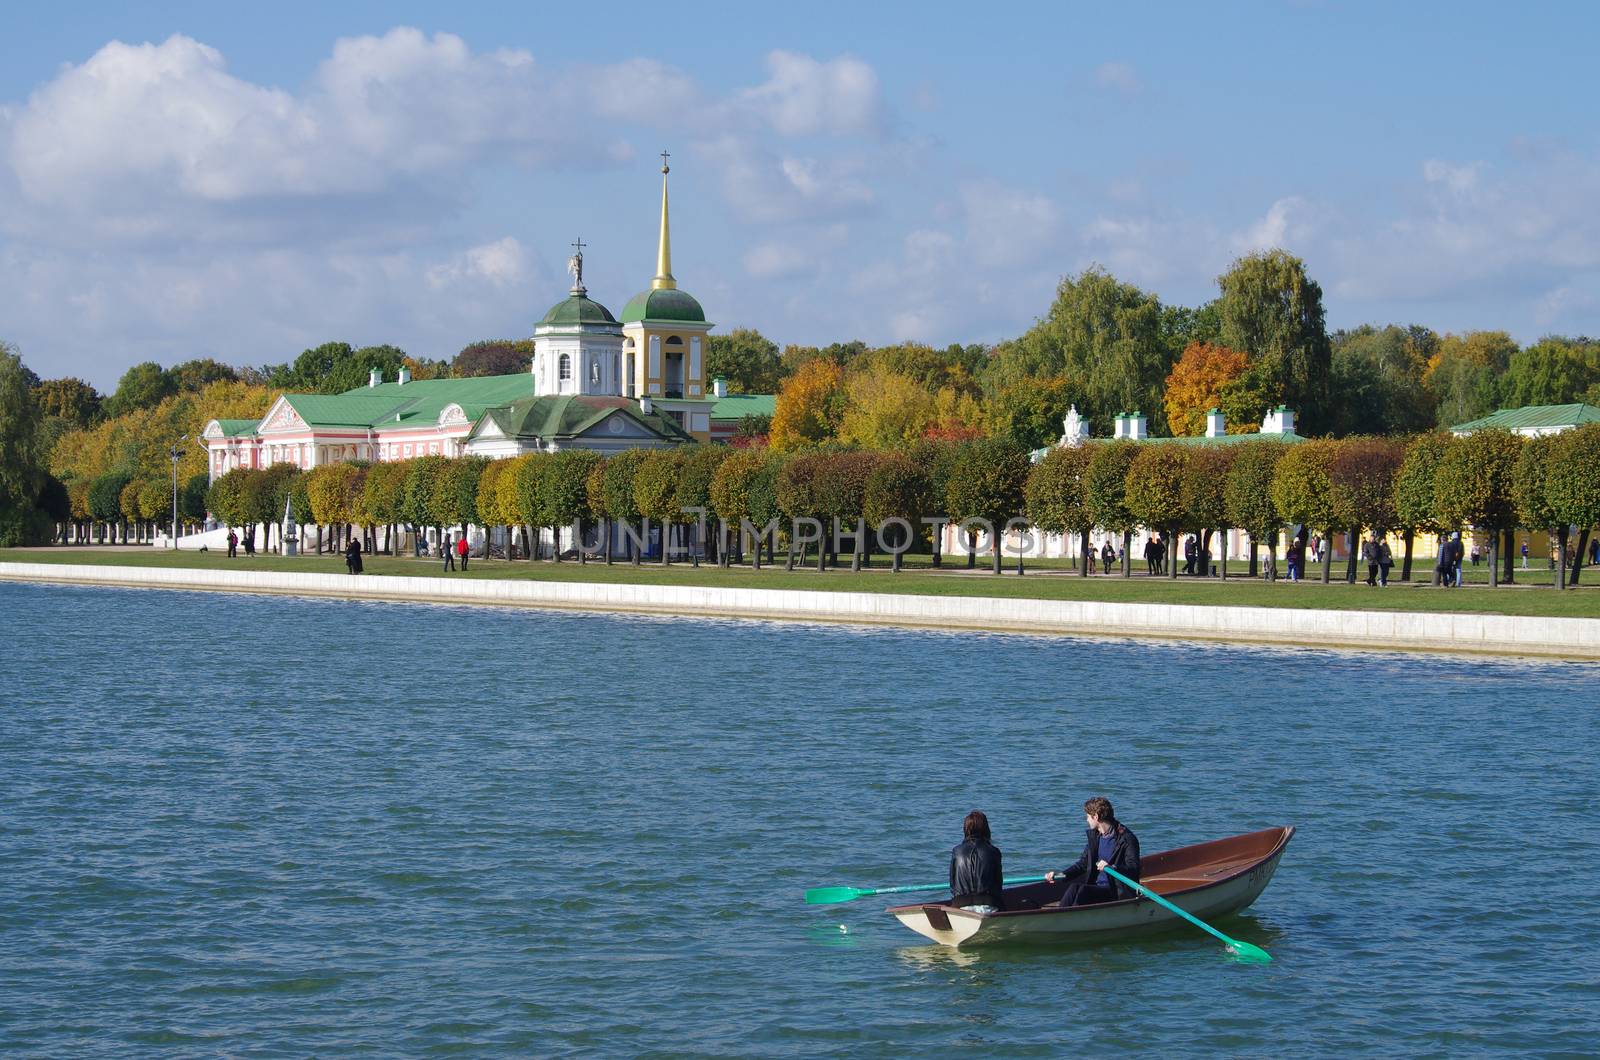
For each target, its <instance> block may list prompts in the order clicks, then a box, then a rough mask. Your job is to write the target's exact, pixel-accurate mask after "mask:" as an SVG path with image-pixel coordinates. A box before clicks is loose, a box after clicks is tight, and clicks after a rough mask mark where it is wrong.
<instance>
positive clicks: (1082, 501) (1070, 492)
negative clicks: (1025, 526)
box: [1026, 445, 1094, 577]
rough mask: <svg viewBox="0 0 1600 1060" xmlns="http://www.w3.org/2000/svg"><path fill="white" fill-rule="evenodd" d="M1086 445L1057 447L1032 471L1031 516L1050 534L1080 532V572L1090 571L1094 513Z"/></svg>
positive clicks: (1089, 453) (1083, 574) (1089, 454)
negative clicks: (1089, 493) (1089, 488)
mask: <svg viewBox="0 0 1600 1060" xmlns="http://www.w3.org/2000/svg"><path fill="white" fill-rule="evenodd" d="M1092 457H1093V453H1092V451H1091V450H1090V449H1089V447H1088V446H1086V445H1060V446H1055V447H1053V448H1052V449H1051V450H1050V451H1049V452H1048V453H1046V454H1045V455H1044V459H1043V460H1040V461H1039V462H1038V463H1037V464H1034V465H1033V469H1032V470H1031V471H1030V472H1029V473H1028V485H1027V490H1026V500H1027V508H1028V518H1030V519H1031V520H1032V521H1033V525H1034V526H1035V527H1037V528H1038V529H1040V530H1043V531H1044V532H1045V533H1047V534H1061V535H1063V536H1066V535H1070V534H1077V535H1078V538H1079V540H1078V545H1079V547H1078V575H1079V576H1080V577H1087V576H1088V574H1089V533H1090V531H1092V530H1093V529H1094V516H1093V515H1092V514H1091V509H1090V507H1089V500H1088V484H1087V478H1088V472H1089V463H1090V460H1091V459H1092Z"/></svg>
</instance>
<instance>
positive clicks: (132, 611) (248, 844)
mask: <svg viewBox="0 0 1600 1060" xmlns="http://www.w3.org/2000/svg"><path fill="white" fill-rule="evenodd" d="M0 614H4V615H5V616H6V620H5V625H6V628H7V630H8V632H7V635H6V641H7V651H6V655H5V665H4V670H3V673H0V678H3V684H4V688H5V703H4V706H3V707H0V1051H4V1052H7V1053H19V1052H20V1053H28V1054H56V1055H85V1054H100V1055H111V1054H125V1053H127V1052H128V1051H129V1050H130V1049H132V1048H135V1047H139V1046H160V1047H163V1050H164V1051H171V1052H178V1053H205V1054H210V1053H217V1052H226V1053H231V1054H238V1055H265V1054H290V1055H305V1054H311V1053H321V1054H327V1053H334V1052H343V1051H349V1050H370V1051H373V1052H381V1053H394V1052H405V1053H414V1052H425V1051H451V1050H459V1051H465V1052H471V1053H482V1052H497V1051H503V1052H516V1053H539V1054H546V1055H548V1054H563V1053H567V1054H578V1053H591V1052H595V1051H599V1050H602V1049H603V1050H605V1051H607V1052H611V1053H622V1054H641V1053H663V1054H664V1053H682V1052H693V1053H713V1054H717V1053H720V1054H744V1055H748V1054H760V1053H793V1054H802V1055H807V1056H815V1055H834V1054H837V1055H884V1056H889V1055H920V1054H929V1053H949V1052H958V1051H974V1050H976V1051H979V1052H981V1053H987V1054H998V1055H1006V1056H1028V1055H1045V1054H1048V1055H1059V1054H1061V1053H1063V1052H1067V1051H1069V1050H1077V1049H1091V1048H1092V1049H1093V1050H1094V1051H1097V1052H1116V1053H1129V1052H1154V1051H1160V1052H1163V1053H1169V1054H1174V1053H1175V1054H1202V1053H1213V1054H1214V1053H1269V1052H1270V1053H1273V1054H1293V1053H1299V1052H1305V1051H1308V1050H1315V1051H1322V1052H1333V1051H1338V1052H1364V1053H1385V1054H1403V1055H1426V1054H1433V1055H1440V1056H1444V1055H1458V1054H1461V1053H1463V1052H1473V1051H1479V1050H1504V1051H1507V1052H1517V1053H1529V1052H1535V1053H1538V1052H1544V1053H1556V1052H1563V1051H1565V1052H1572V1053H1577V1052H1584V1051H1590V1050H1593V1049H1594V1048H1595V1044H1594V1043H1595V1039H1596V1036H1597V1035H1600V927H1597V926H1596V918H1595V911H1596V902H1595V898H1594V894H1595V890H1596V884H1595V882H1594V877H1593V871H1592V868H1593V864H1594V860H1595V858H1594V856H1595V854H1596V844H1597V841H1600V819H1597V816H1596V814H1595V812H1594V802H1593V792H1594V786H1595V778H1596V775H1597V770H1596V757H1597V751H1600V735H1597V732H1596V722H1595V704H1596V700H1597V698H1600V697H1597V696H1596V691H1597V688H1600V668H1596V667H1593V666H1578V665H1560V664H1551V663H1520V662H1517V663H1498V662H1492V661H1483V660H1475V659H1460V658H1433V657H1424V656H1416V655H1381V654H1359V653H1345V652H1339V653H1335V652H1323V651H1311V650H1304V651H1288V650H1269V649H1253V648H1238V647H1218V646H1213V645H1184V644H1171V643H1139V642H1120V641H1088V640H1078V639H1067V638H1055V639H1052V638H1036V637H1022V636H1009V635H1007V636H977V635H970V634H949V635H947V634H938V633H927V632H908V631H896V630H876V629H856V628H845V627H826V626H805V625H776V624H758V623H741V622H717V621H702V620H670V619H656V618H639V617H610V616H596V615H567V614H552V613H541V612H535V611H514V610H492V609H468V608H441V607H426V606H409V605H392V604H375V603H341V602H331V601H320V600H298V599H285V598H274V597H249V596H229V595H207V594H198V593H167V592H156V591H133V590H109V589H105V590H100V589H74V588H55V587H32V586H17V585H0ZM1098 793H1104V794H1108V795H1110V796H1111V797H1112V798H1113V800H1114V801H1115V802H1116V804H1117V807H1118V810H1119V813H1120V815H1121V816H1122V817H1123V818H1125V819H1126V820H1127V822H1128V823H1129V824H1130V825H1131V826H1132V827H1134V828H1135V829H1136V830H1137V831H1138V832H1139V834H1140V837H1141V839H1142V841H1143V844H1144V848H1145V850H1146V851H1147V852H1148V851H1154V850H1160V849H1164V848H1166V847H1169V846H1175V845H1179V844H1183V843H1187V842H1193V841H1197V840H1200V839H1205V838H1212V837H1216V836H1220V835H1225V834H1231V833H1234V832H1240V831H1245V830H1247V829H1254V828H1259V827H1263V826H1266V825H1270V824H1277V823H1292V824H1296V825H1298V826H1299V827H1300V832H1299V834H1298V835H1297V836H1296V838H1295V840H1294V842H1293V843H1292V844H1291V846H1290V848H1289V851H1288V853H1287V854H1286V856H1285V858H1284V861H1283V864H1282V867H1281V868H1280V870H1279V872H1278V874H1277V877H1276V878H1275V879H1274V881H1273V883H1272V885H1271V887H1269V888H1268V890H1267V892H1266V893H1265V894H1264V895H1263V897H1262V899H1261V900H1260V901H1259V902H1258V903H1257V904H1256V906H1255V907H1254V908H1253V909H1252V910H1250V911H1249V912H1248V913H1247V914H1245V915H1243V916H1240V917H1237V918H1233V919H1231V920H1229V921H1227V922H1224V924H1223V925H1222V926H1223V929H1224V930H1226V931H1228V932H1230V933H1233V934H1237V935H1239V936H1240V937H1243V938H1246V939H1248V940H1250V941H1253V942H1256V943H1257V944H1259V945H1263V946H1265V947H1266V948H1268V949H1269V950H1270V951H1271V952H1272V953H1273V955H1274V956H1275V957H1276V961H1275V962H1274V963H1273V964H1271V965H1268V966H1264V967H1252V966H1244V965H1238V964H1234V963H1231V962H1230V961H1228V960H1227V959H1226V957H1225V956H1224V954H1223V952H1222V951H1221V948H1220V947H1219V946H1217V945H1215V944H1213V943H1212V942H1211V941H1210V940H1209V938H1208V937H1207V936H1203V935H1200V934H1199V933H1198V932H1194V933H1190V932H1178V933H1173V934H1170V935H1164V936H1161V937H1158V938H1155V939H1150V940H1146V941H1142V942H1136V943H1126V944H1120V945H1103V946H1100V947H1098V948H1094V949H1084V948H1079V949H1002V950H998V951H979V952H977V953H955V952H951V951H947V950H944V949H942V948H940V947H936V946H930V945H926V944H924V942H923V940H922V939H920V938H918V937H917V936H915V935H913V934H911V933H910V932H908V931H906V930H905V929H903V928H901V927H900V926H899V925H898V924H897V923H895V922H894V921H893V920H892V919H891V918H888V917H886V916H884V915H883V913H882V908H883V905H884V902H883V901H882V900H876V901H875V900H873V899H863V900H861V901H858V902H856V903H853V904H850V905H841V906H832V907H816V906H807V905H805V904H803V903H802V902H801V900H800V895H801V892H802V891H803V890H804V889H805V888H806V887H807V886H812V885H819V884H835V883H851V884H895V883H907V882H919V881H921V880H923V879H928V880H937V879H940V878H941V877H942V876H943V875H944V871H945V867H946V858H947V853H946V852H947V851H948V848H949V847H950V845H951V844H952V843H954V842H955V841H956V840H957V839H958V838H959V834H958V833H959V829H960V820H961V817H962V815H963V814H964V813H965V812H966V811H967V810H968V809H971V808H972V807H974V806H978V807H981V808H983V809H985V810H986V811H988V813H989V815H990V819H991V821H993V823H994V826H995V838H996V842H997V843H998V844H999V845H1000V846H1001V847H1002V849H1003V850H1004V851H1005V855H1006V867H1007V871H1008V872H1009V873H1011V874H1021V873H1025V872H1032V871H1038V870H1041V869H1043V868H1046V867H1050V866H1053V865H1057V864H1060V863H1062V861H1063V859H1064V858H1069V857H1071V856H1073V855H1075V854H1076V852H1077V849H1078V846H1079V845H1080V844H1081V841H1082V840H1081V837H1082V832H1081V830H1080V829H1081V820H1082V818H1081V816H1080V814H1079V811H1078V809H1077V807H1078V806H1079V805H1081V802H1082V799H1083V798H1084V797H1085V796H1087V795H1089V794H1098ZM1091 1033H1093V1034H1094V1036H1095V1037H1094V1043H1093V1044H1092V1045H1091V1044H1090V1042H1089V1040H1088V1036H1089V1035H1090V1034H1091Z"/></svg>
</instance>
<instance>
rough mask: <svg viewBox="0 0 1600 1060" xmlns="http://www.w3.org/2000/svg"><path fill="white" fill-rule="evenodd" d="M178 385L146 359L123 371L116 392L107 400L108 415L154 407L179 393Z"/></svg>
mask: <svg viewBox="0 0 1600 1060" xmlns="http://www.w3.org/2000/svg"><path fill="white" fill-rule="evenodd" d="M177 391H178V385H177V384H176V383H175V382H173V380H172V377H171V376H169V375H168V374H167V373H166V372H164V371H162V370H161V366H160V365H159V364H157V363H156V362H154V361H144V362H142V363H140V364H136V365H134V366H133V367H132V368H129V369H128V370H127V371H126V372H123V373H122V379H121V380H120V381H118V383H117V389H116V392H115V393H113V394H112V395H111V396H110V397H109V398H107V399H106V401H105V412H106V415H107V416H122V415H125V414H126V413H129V412H132V411H134V410H135V409H148V408H154V407H155V406H156V405H159V404H160V403H161V401H162V399H164V398H167V397H170V396H171V395H173V394H175V393H177Z"/></svg>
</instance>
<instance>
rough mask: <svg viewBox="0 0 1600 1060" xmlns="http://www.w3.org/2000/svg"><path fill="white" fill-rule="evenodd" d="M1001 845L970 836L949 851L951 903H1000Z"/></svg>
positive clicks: (997, 907)
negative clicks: (970, 837)
mask: <svg viewBox="0 0 1600 1060" xmlns="http://www.w3.org/2000/svg"><path fill="white" fill-rule="evenodd" d="M1000 879H1001V872H1000V848H999V847H997V846H995V845H994V844H993V843H988V842H985V841H983V840H981V839H967V840H964V841H962V842H961V843H958V844H957V845H956V846H955V848H954V849H952V850H951V851H950V894H951V895H952V896H953V897H951V899H950V904H951V905H992V906H994V907H995V908H996V909H999V908H1000V907H1001V906H1000V887H1001V883H1000Z"/></svg>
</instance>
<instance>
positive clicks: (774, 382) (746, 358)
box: [706, 328, 783, 394]
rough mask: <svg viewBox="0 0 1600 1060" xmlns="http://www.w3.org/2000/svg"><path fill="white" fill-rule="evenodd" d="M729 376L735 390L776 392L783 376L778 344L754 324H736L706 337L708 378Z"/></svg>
mask: <svg viewBox="0 0 1600 1060" xmlns="http://www.w3.org/2000/svg"><path fill="white" fill-rule="evenodd" d="M718 376H720V377H722V378H723V379H725V380H727V383H728V391H729V393H733V394H776V393H777V392H778V384H779V382H780V381H781V380H782V378H783V362H782V360H781V359H780V358H779V356H778V344H777V343H775V342H773V341H772V340H771V339H768V338H767V337H766V336H765V335H763V334H761V332H759V331H757V330H755V329H754V328H734V329H733V330H732V331H729V332H727V333H726V334H724V335H712V336H711V337H710V338H708V339H707V340H706V378H707V379H715V378H717V377H718Z"/></svg>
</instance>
